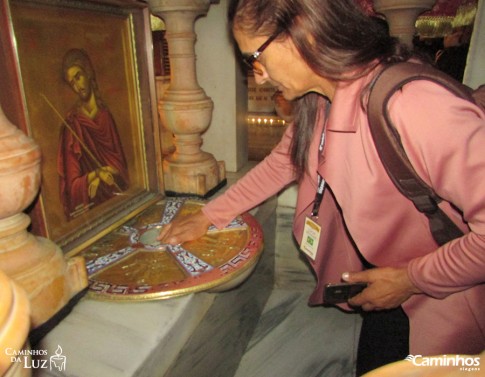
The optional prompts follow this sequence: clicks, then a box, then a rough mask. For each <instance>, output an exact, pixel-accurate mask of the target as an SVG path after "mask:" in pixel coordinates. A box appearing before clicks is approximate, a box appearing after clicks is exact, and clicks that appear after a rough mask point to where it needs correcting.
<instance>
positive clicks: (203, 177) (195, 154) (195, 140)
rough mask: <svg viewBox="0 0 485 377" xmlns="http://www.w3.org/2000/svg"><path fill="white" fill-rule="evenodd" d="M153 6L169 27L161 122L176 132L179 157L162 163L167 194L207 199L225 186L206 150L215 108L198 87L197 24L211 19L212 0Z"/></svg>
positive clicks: (164, 1) (167, 0)
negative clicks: (167, 75)
mask: <svg viewBox="0 0 485 377" xmlns="http://www.w3.org/2000/svg"><path fill="white" fill-rule="evenodd" d="M148 3H149V5H150V9H151V11H152V12H153V14H155V15H156V16H158V17H160V18H162V19H163V21H164V22H165V28H166V39H167V42H168V51H169V59H170V85H169V86H168V88H167V90H166V91H165V93H164V96H163V97H162V98H161V99H159V102H158V109H159V113H160V118H161V122H162V123H163V125H164V126H165V127H167V128H168V129H170V130H171V131H172V132H173V134H174V144H175V151H174V152H173V153H171V154H170V155H168V156H167V157H166V158H165V159H164V161H163V170H164V183H165V191H166V193H167V194H168V195H170V194H186V195H197V196H207V195H208V194H210V193H211V192H213V191H215V190H216V189H217V188H218V187H220V186H221V185H223V184H224V183H225V166H224V162H222V161H216V160H215V158H214V156H213V155H212V154H210V153H207V152H204V151H202V149H201V145H202V137H201V134H202V133H203V132H204V131H205V130H207V128H208V127H209V125H210V122H211V118H212V109H213V102H212V100H211V99H210V98H209V97H208V96H207V95H206V94H205V92H204V90H203V89H202V88H201V87H200V85H199V83H198V82H197V73H196V66H195V58H196V57H195V48H194V44H195V40H196V35H195V31H194V23H195V21H196V19H197V18H198V17H200V16H203V15H205V14H206V13H207V11H208V9H209V6H210V0H148ZM207 64H210V62H207Z"/></svg>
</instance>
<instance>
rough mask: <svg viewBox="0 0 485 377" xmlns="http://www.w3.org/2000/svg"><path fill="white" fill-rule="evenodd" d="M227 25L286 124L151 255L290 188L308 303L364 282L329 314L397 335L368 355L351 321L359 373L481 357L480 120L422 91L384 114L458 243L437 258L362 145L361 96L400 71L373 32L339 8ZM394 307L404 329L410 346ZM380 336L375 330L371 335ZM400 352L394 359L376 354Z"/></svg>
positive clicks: (260, 6)
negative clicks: (287, 117) (412, 361)
mask: <svg viewBox="0 0 485 377" xmlns="http://www.w3.org/2000/svg"><path fill="white" fill-rule="evenodd" d="M229 21H230V23H231V26H232V31H233V34H234V38H235V40H236V42H237V44H238V46H239V49H240V50H241V52H242V54H243V56H245V60H246V62H247V63H249V64H250V65H252V68H253V70H254V73H255V79H256V82H257V83H259V84H261V83H264V82H270V83H271V84H273V85H274V86H275V87H276V88H277V89H278V90H280V91H281V92H282V93H283V96H284V97H285V99H287V100H295V115H294V124H293V125H292V126H291V127H289V128H288V130H287V132H286V133H285V135H284V136H283V138H282V140H281V142H280V143H279V145H278V146H277V147H276V148H275V149H274V150H273V151H272V153H271V155H270V156H268V157H267V158H266V159H265V160H264V161H263V162H262V163H260V164H259V165H258V166H257V167H256V168H254V169H253V170H252V171H251V172H249V173H248V174H247V175H246V176H245V177H244V178H243V179H241V180H240V181H239V182H237V183H236V184H235V185H234V186H232V187H231V188H230V189H229V190H228V191H227V192H226V193H225V194H224V195H222V196H221V197H219V198H217V199H215V200H213V201H211V202H209V203H208V204H207V205H206V206H205V207H204V209H203V210H202V211H201V212H200V213H198V214H197V215H195V216H193V217H190V218H185V219H180V220H178V221H177V222H176V223H172V224H169V225H168V226H166V227H165V228H164V229H163V230H162V232H161V234H160V239H161V240H162V242H167V243H181V242H184V241H187V240H188V239H191V238H197V237H199V236H201V235H202V234H204V233H205V231H206V230H207V227H208V226H209V225H210V224H214V225H215V226H217V227H218V228H221V227H223V226H225V225H226V224H227V223H229V221H230V220H231V219H232V218H234V217H235V216H236V215H238V214H239V213H241V212H243V211H246V210H248V209H250V208H251V207H253V206H255V205H257V204H258V203H260V202H261V201H263V200H264V199H266V198H267V197H269V196H271V195H273V194H275V193H277V192H278V191H279V190H280V189H282V188H283V187H285V185H287V184H288V183H290V182H291V181H293V180H295V179H296V180H297V181H298V183H299V193H298V201H297V207H296V213H295V219H294V235H295V237H296V239H297V240H298V241H302V239H303V235H305V240H306V239H307V238H308V232H307V231H305V229H304V228H305V223H306V222H308V220H311V221H312V222H313V223H315V224H317V225H318V226H319V227H320V229H321V230H320V232H317V234H316V235H314V239H315V242H314V244H315V243H316V244H318V246H317V247H315V246H313V247H312V246H310V245H309V244H306V242H302V244H301V245H300V246H301V248H302V249H304V250H305V252H306V254H307V256H308V260H309V262H310V264H311V266H312V267H313V269H314V271H315V274H316V276H317V286H316V289H315V291H314V292H313V294H312V295H311V297H310V303H311V304H313V305H316V304H322V303H325V301H324V295H323V289H324V286H325V284H326V283H332V282H338V281H341V280H342V279H343V280H346V281H349V282H357V281H360V282H365V283H367V284H368V286H367V288H366V289H365V290H364V291H363V292H362V293H360V294H358V295H357V296H355V297H354V298H352V299H350V300H349V302H348V304H349V305H348V306H347V305H343V306H342V307H343V308H344V309H348V310H351V309H352V308H360V309H361V310H363V311H365V312H372V313H377V319H378V321H387V320H388V319H387V318H385V317H386V316H387V314H389V318H390V319H389V321H390V323H391V325H390V329H391V330H392V331H394V330H396V329H394V327H395V326H394V325H393V323H394V321H397V323H398V324H399V325H398V327H399V328H402V330H403V331H400V332H399V331H398V332H397V334H391V341H392V340H393V339H394V341H395V342H394V345H393V344H392V343H391V346H387V345H385V343H383V342H384V338H385V336H386V334H377V335H378V338H377V339H376V340H375V341H377V342H380V343H379V344H380V345H383V347H381V348H376V347H378V346H379V344H376V343H372V341H369V339H370V338H369V337H372V336H374V335H376V334H375V332H374V331H373V330H372V324H373V323H375V322H374V321H373V316H367V315H364V322H363V329H362V335H361V345H360V346H359V361H358V370H359V373H362V372H364V371H366V370H369V369H372V368H374V367H377V366H378V365H379V364H382V363H386V362H389V361H392V360H396V359H399V358H404V357H405V356H406V355H407V353H411V354H414V355H417V354H421V355H435V354H442V353H447V354H456V353H473V354H475V353H479V352H481V351H482V350H483V349H484V348H485V339H484V334H485V314H484V313H485V285H484V284H483V282H484V281H485V252H484V251H485V200H483V199H484V193H485V156H484V155H483V152H482V148H483V145H485V127H484V126H485V114H484V113H483V111H482V110H480V109H479V108H478V107H477V106H476V105H474V104H472V103H469V102H467V101H464V100H462V99H459V98H457V97H455V96H453V95H452V94H450V93H449V92H447V91H446V90H445V89H443V88H442V87H440V86H438V85H436V84H434V83H431V82H428V81H414V82H412V83H409V84H406V85H405V86H404V88H403V89H402V90H401V91H399V92H398V93H396V94H395V95H393V97H392V98H391V100H390V103H389V111H390V115H391V118H392V120H393V122H394V124H395V127H396V128H397V130H398V132H399V134H400V136H401V140H402V143H403V145H404V148H405V150H406V153H407V154H408V157H409V158H410V160H411V162H412V164H413V166H414V168H415V170H416V171H417V172H418V174H419V175H420V176H421V178H422V179H423V180H424V181H425V182H427V184H428V185H430V186H432V187H433V188H434V190H435V191H436V192H437V193H438V195H440V196H441V197H442V198H444V199H445V201H446V202H445V203H443V205H442V208H443V210H444V211H445V212H446V213H447V214H448V215H449V216H451V217H452V218H453V219H454V221H455V222H456V223H457V225H458V226H459V227H460V228H461V229H462V230H463V231H464V232H465V233H466V234H465V235H464V236H463V237H461V238H459V239H456V240H453V241H451V242H449V243H447V244H445V245H443V246H441V247H438V245H437V244H436V243H435V241H434V240H433V237H432V235H431V233H430V231H429V227H428V223H427V219H426V217H425V216H424V215H422V214H421V213H419V212H418V211H417V210H416V208H415V207H414V206H413V204H412V203H411V202H410V201H409V200H408V199H406V198H405V197H404V196H403V195H402V194H400V193H399V192H398V191H397V189H396V188H395V187H394V185H393V183H392V182H391V180H390V179H389V177H388V175H387V173H386V171H385V170H384V167H383V165H382V163H381V161H380V159H379V156H378V155H377V152H376V150H375V146H374V143H373V140H372V137H371V134H370V131H369V126H368V121H367V113H366V100H367V95H368V91H369V84H370V83H371V82H372V79H373V78H374V77H375V76H376V75H377V74H378V72H380V70H381V69H382V68H383V67H384V66H385V65H386V64H390V63H392V62H396V61H403V60H406V59H408V58H409V57H408V54H407V52H406V51H405V49H404V48H403V47H402V46H401V45H400V44H399V43H398V42H397V41H396V40H394V39H393V38H391V37H389V35H388V33H387V30H386V28H384V27H383V26H382V23H381V22H378V21H377V20H376V19H374V18H372V17H369V16H367V15H365V14H363V12H362V11H361V10H360V9H359V8H358V7H357V6H356V5H355V4H354V1H352V0H341V1H340V0H339V1H331V0H298V1H295V0H293V1H291V0H239V1H236V2H235V3H234V7H233V8H232V9H231V12H230V14H229ZM458 125H459V126H458ZM319 192H320V193H321V195H319V194H318V193H319ZM315 203H316V205H315ZM440 206H441V205H440ZM312 212H313V214H312ZM369 267H375V268H369ZM400 307H402V308H403V310H404V312H405V313H406V316H407V317H408V318H409V328H410V331H409V339H408V334H407V328H406V323H405V321H404V325H401V323H403V315H402V312H400ZM396 308H397V309H396ZM406 316H404V319H405V320H407V318H406ZM381 317H382V319H381ZM383 326H384V322H382V325H381V322H379V324H378V326H377V328H382V327H383ZM384 327H385V326H384ZM392 331H391V332H392ZM393 337H395V338H393ZM381 338H382V339H381ZM369 342H370V343H369ZM399 343H400V344H401V346H402V348H401V349H400V350H399V352H397V353H396V354H394V355H392V354H391V355H387V354H386V350H389V348H399V347H398V346H397V345H398V344H399ZM408 343H409V344H408ZM366 344H371V346H372V347H368V346H366ZM369 348H370V353H369V354H366V353H365V352H366V350H367V351H368V350H369ZM391 351H392V350H391ZM372 356H375V357H376V359H377V360H375V363H374V362H373V361H372V360H370V359H369V358H370V357H372ZM362 362H364V363H362Z"/></svg>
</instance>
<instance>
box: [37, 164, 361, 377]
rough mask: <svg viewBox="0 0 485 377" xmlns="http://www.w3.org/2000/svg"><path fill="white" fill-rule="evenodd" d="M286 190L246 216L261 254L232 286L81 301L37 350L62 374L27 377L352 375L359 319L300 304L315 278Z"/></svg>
mask: <svg viewBox="0 0 485 377" xmlns="http://www.w3.org/2000/svg"><path fill="white" fill-rule="evenodd" d="M249 167H250V166H249ZM249 167H247V168H249ZM247 168H246V170H247ZM242 173H244V171H242V172H240V173H238V174H237V175H230V176H229V177H228V178H229V179H228V181H229V183H231V182H233V181H234V180H235V179H237V178H238V176H239V175H240V174H242ZM288 191H291V190H287V191H286V192H288ZM286 192H285V193H284V194H283V195H281V196H280V197H279V198H272V199H270V200H268V201H267V202H265V203H263V204H262V205H261V206H259V207H258V208H257V209H256V210H255V211H253V214H254V216H255V217H256V219H257V220H258V221H259V222H260V223H261V225H262V227H263V231H264V234H265V249H264V252H263V255H262V257H261V259H260V261H259V263H258V265H257V267H256V268H255V270H254V272H253V273H252V275H251V276H250V277H249V278H248V279H247V280H246V281H245V282H244V283H242V284H241V285H240V286H238V287H236V288H234V289H232V290H230V291H227V292H222V293H198V294H192V295H188V296H184V297H181V298H177V299H171V300H162V301H155V302H144V303H143V302H141V303H121V304H120V303H114V302H98V301H93V300H90V299H82V300H81V301H80V302H79V303H78V304H77V305H76V306H75V307H74V309H73V311H72V312H71V313H70V314H69V315H68V316H67V317H66V318H65V319H64V320H63V321H62V322H61V323H60V324H59V325H58V326H57V327H56V328H54V330H52V331H51V332H50V333H49V334H48V335H47V336H46V337H45V338H44V339H43V340H42V341H41V342H40V343H39V344H38V345H37V346H36V348H37V349H39V350H45V352H46V353H45V354H47V355H54V353H55V351H56V349H57V347H59V346H60V347H62V353H63V356H66V359H67V367H66V369H65V370H64V371H57V370H48V369H40V368H37V369H32V373H33V375H34V376H35V377H37V376H40V377H52V376H58V377H68V376H69V377H132V376H137V377H205V376H207V377H209V376H210V377H273V376H274V377H276V376H277V377H313V376H315V377H317V376H320V377H347V376H348V377H351V376H353V375H354V365H355V354H356V344H357V341H356V340H357V337H358V333H359V331H360V317H359V316H358V315H352V314H347V313H343V312H340V311H339V310H336V309H331V308H323V307H309V306H308V305H307V302H306V301H307V297H308V295H309V294H310V292H311V290H312V288H313V285H314V280H313V276H312V274H311V272H310V271H309V269H308V266H307V265H306V263H305V262H304V261H303V260H302V259H301V258H300V254H299V252H298V250H297V248H296V246H295V243H294V241H293V239H292V236H291V222H292V214H293V210H294V209H293V208H292V201H293V199H294V192H290V194H289V199H288V197H285V195H286V196H288V194H287V193H286Z"/></svg>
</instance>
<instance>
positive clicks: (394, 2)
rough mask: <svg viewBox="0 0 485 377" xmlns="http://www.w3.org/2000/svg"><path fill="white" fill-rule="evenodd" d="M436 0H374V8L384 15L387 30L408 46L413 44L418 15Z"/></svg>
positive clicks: (429, 7) (430, 6)
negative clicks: (387, 26) (387, 25)
mask: <svg viewBox="0 0 485 377" xmlns="http://www.w3.org/2000/svg"><path fill="white" fill-rule="evenodd" d="M435 2H436V0H374V10H375V11H376V12H377V13H382V14H384V15H385V16H386V19H387V22H388V24H389V31H390V33H391V35H392V36H395V37H398V38H399V39H400V40H401V41H402V42H403V43H405V44H406V45H408V46H409V47H412V46H413V37H414V34H415V31H416V30H415V24H416V19H417V18H418V16H419V15H420V14H421V13H423V12H424V11H427V10H429V9H431V8H432V7H433V5H434V3H435Z"/></svg>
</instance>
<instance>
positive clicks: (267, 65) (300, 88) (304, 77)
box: [234, 28, 335, 100]
mask: <svg viewBox="0 0 485 377" xmlns="http://www.w3.org/2000/svg"><path fill="white" fill-rule="evenodd" d="M234 38H235V40H236V42H237V44H238V46H239V49H240V51H241V53H242V54H244V55H246V54H248V55H251V54H253V53H254V52H255V51H256V50H257V49H258V48H259V47H260V46H261V45H262V44H263V43H264V42H266V40H267V39H268V37H267V36H257V37H251V36H248V35H247V34H246V33H245V32H243V31H241V30H240V29H238V28H235V29H234ZM258 62H259V63H260V64H259V65H258V67H261V72H260V73H257V72H254V78H255V81H256V83H257V84H263V83H265V82H268V83H270V84H271V85H273V86H274V87H275V88H277V89H278V90H280V91H281V92H282V94H283V97H284V98H285V99H287V100H294V99H295V98H298V97H301V96H303V95H304V94H306V93H309V92H317V93H320V94H322V95H324V96H326V97H328V98H329V99H332V97H333V93H334V90H335V83H334V82H332V81H331V80H328V79H326V78H324V77H322V76H319V75H317V74H316V73H315V72H313V71H312V70H311V69H310V67H309V66H308V65H307V64H306V62H305V61H304V60H303V58H302V57H301V55H300V53H299V52H298V50H297V49H296V47H295V45H294V44H293V41H292V40H291V39H290V38H285V39H281V38H277V39H276V40H274V41H273V42H271V43H270V44H269V46H268V47H266V49H265V50H264V51H263V53H262V54H261V55H260V56H259V58H258Z"/></svg>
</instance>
